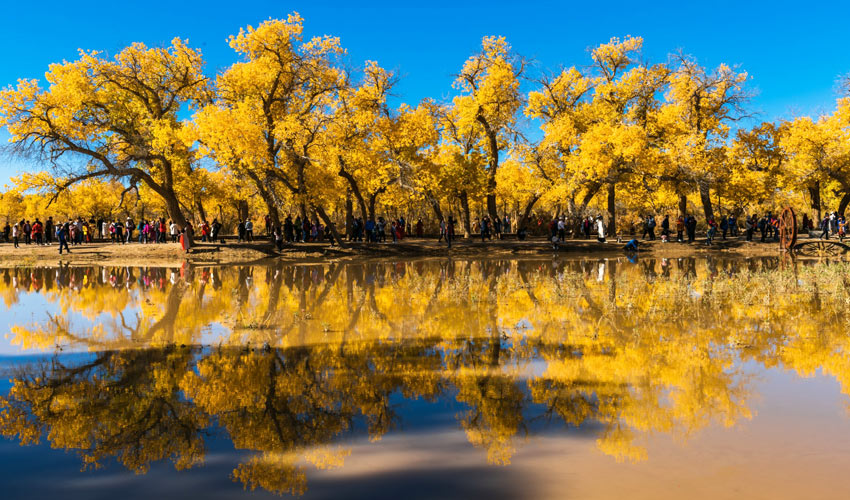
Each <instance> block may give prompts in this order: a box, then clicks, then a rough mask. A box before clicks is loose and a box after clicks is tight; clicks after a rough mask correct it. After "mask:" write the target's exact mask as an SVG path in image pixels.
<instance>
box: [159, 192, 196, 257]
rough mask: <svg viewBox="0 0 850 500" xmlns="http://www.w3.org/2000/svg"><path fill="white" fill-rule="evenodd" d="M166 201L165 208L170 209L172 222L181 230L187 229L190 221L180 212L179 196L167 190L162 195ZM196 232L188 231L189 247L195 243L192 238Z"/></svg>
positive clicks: (169, 213)
mask: <svg viewBox="0 0 850 500" xmlns="http://www.w3.org/2000/svg"><path fill="white" fill-rule="evenodd" d="M161 195H162V197H163V198H164V199H165V206H166V208H167V209H168V215H169V217H171V220H173V221H174V223H175V224H177V227H179V228H180V229H181V230H184V229H186V226H188V225H189V221H188V220H186V216H185V215H183V211H182V210H180V201H179V200H178V199H177V195H176V194H174V191H172V190H170V189H167V190H164V192H163V193H162V194H161ZM193 233H194V231H187V232H186V237H188V239H189V246H192V244H193V243H194V238H193V237H192V235H193Z"/></svg>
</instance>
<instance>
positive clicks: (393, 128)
mask: <svg viewBox="0 0 850 500" xmlns="http://www.w3.org/2000/svg"><path fill="white" fill-rule="evenodd" d="M394 84H395V76H394V75H393V73H392V72H390V71H387V70H385V69H383V68H381V67H380V66H378V64H377V63H375V62H372V61H368V62H367V63H366V67H365V69H364V71H363V81H362V82H361V83H360V84H359V85H356V86H348V87H347V88H345V89H342V90H341V91H340V93H339V100H338V103H337V109H336V113H335V116H334V120H333V122H332V123H331V125H330V126H329V130H330V135H331V136H332V137H333V138H334V139H333V140H331V141H328V145H329V147H328V149H327V150H326V152H325V154H326V156H327V155H336V161H337V164H338V168H339V170H338V172H337V174H338V175H339V176H340V177H342V178H344V179H345V180H346V182H347V184H348V187H349V189H350V190H351V192H352V194H354V197H355V199H356V200H357V203H358V205H359V207H360V212H361V215H362V217H363V218H364V219H371V220H375V205H376V202H377V199H378V197H379V196H380V195H381V194H383V193H385V192H386V191H387V190H388V189H389V188H390V186H392V185H396V186H401V187H402V188H403V189H405V190H414V189H416V186H414V185H413V177H414V176H415V171H416V170H417V169H418V168H419V167H420V165H421V164H422V163H423V162H424V161H426V157H427V155H425V149H426V148H430V147H434V146H435V144H436V142H437V136H438V135H437V131H436V128H435V123H434V116H433V113H432V108H433V105H432V104H431V103H430V102H428V101H424V102H423V103H421V104H420V106H418V107H416V108H412V107H410V106H408V105H405V104H402V105H401V106H399V108H398V109H396V110H392V109H390V107H389V105H388V103H387V97H388V96H389V94H390V92H391V90H392V88H393V86H394ZM331 161H332V160H331Z"/></svg>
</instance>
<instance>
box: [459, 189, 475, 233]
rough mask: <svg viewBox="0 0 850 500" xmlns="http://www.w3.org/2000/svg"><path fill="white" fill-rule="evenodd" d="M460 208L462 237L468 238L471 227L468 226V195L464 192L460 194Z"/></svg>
mask: <svg viewBox="0 0 850 500" xmlns="http://www.w3.org/2000/svg"><path fill="white" fill-rule="evenodd" d="M460 208H461V211H462V212H463V213H462V214H461V221H460V222H461V226H463V237H464V238H469V236H470V234H471V233H472V226H471V225H470V216H469V195H468V194H467V193H466V191H461V192H460Z"/></svg>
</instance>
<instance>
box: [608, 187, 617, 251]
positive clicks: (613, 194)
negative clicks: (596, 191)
mask: <svg viewBox="0 0 850 500" xmlns="http://www.w3.org/2000/svg"><path fill="white" fill-rule="evenodd" d="M616 202H617V184H616V183H615V182H611V183H609V184H608V232H607V235H608V236H610V237H614V236H616V235H617V203H616Z"/></svg>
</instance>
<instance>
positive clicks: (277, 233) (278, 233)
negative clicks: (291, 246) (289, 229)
mask: <svg viewBox="0 0 850 500" xmlns="http://www.w3.org/2000/svg"><path fill="white" fill-rule="evenodd" d="M274 244H275V246H276V247H277V251H278V252H280V251H283V230H282V229H281V228H280V226H275V228H274Z"/></svg>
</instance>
